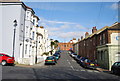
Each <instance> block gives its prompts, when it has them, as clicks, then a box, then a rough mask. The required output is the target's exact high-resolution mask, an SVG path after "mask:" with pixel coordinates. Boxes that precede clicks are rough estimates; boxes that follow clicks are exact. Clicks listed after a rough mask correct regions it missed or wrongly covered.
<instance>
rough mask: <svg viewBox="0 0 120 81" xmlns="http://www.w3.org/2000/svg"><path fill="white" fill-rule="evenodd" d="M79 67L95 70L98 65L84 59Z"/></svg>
mask: <svg viewBox="0 0 120 81" xmlns="http://www.w3.org/2000/svg"><path fill="white" fill-rule="evenodd" d="M81 66H82V67H84V68H89V69H96V68H97V67H98V64H97V63H96V62H94V61H91V60H89V59H85V60H84V61H83V62H82V63H81Z"/></svg>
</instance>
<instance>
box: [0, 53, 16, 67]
mask: <svg viewBox="0 0 120 81" xmlns="http://www.w3.org/2000/svg"><path fill="white" fill-rule="evenodd" d="M14 62H15V60H14V57H11V56H9V55H7V54H3V53H0V63H1V64H2V65H3V66H5V65H7V64H11V65H14Z"/></svg>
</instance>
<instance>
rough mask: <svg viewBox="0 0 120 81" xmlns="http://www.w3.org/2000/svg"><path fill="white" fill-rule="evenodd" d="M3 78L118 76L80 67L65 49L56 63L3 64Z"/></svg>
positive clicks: (119, 78) (98, 77) (104, 77)
mask: <svg viewBox="0 0 120 81" xmlns="http://www.w3.org/2000/svg"><path fill="white" fill-rule="evenodd" d="M2 78H3V79H34V80H35V79H115V80H112V81H116V80H120V76H116V75H113V74H108V73H104V72H99V71H96V70H89V69H84V68H82V67H81V66H80V65H79V64H77V62H76V61H75V60H74V59H73V58H71V57H70V56H69V55H68V54H67V52H66V51H64V52H62V53H61V58H60V59H59V60H58V63H57V64H56V65H45V66H42V67H39V66H37V67H36V66H35V67H19V66H3V67H2Z"/></svg>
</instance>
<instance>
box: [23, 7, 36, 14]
mask: <svg viewBox="0 0 120 81" xmlns="http://www.w3.org/2000/svg"><path fill="white" fill-rule="evenodd" d="M25 7H26V8H27V9H30V10H32V12H33V14H35V12H34V10H33V9H32V8H30V7H28V6H26V5H25Z"/></svg>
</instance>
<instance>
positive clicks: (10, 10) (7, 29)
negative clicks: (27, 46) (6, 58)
mask: <svg viewBox="0 0 120 81" xmlns="http://www.w3.org/2000/svg"><path fill="white" fill-rule="evenodd" d="M5 4H6V3H5ZM0 8H2V38H1V39H2V50H1V51H0V52H2V53H6V54H8V55H10V56H12V50H13V32H14V31H13V21H14V20H15V19H16V20H17V24H18V25H17V27H16V39H15V41H16V43H15V60H16V61H17V58H19V56H20V55H19V44H20V39H19V36H20V27H21V25H23V26H24V14H23V13H24V12H25V11H24V9H23V8H22V6H21V5H0ZM0 23H1V22H0Z"/></svg>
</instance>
